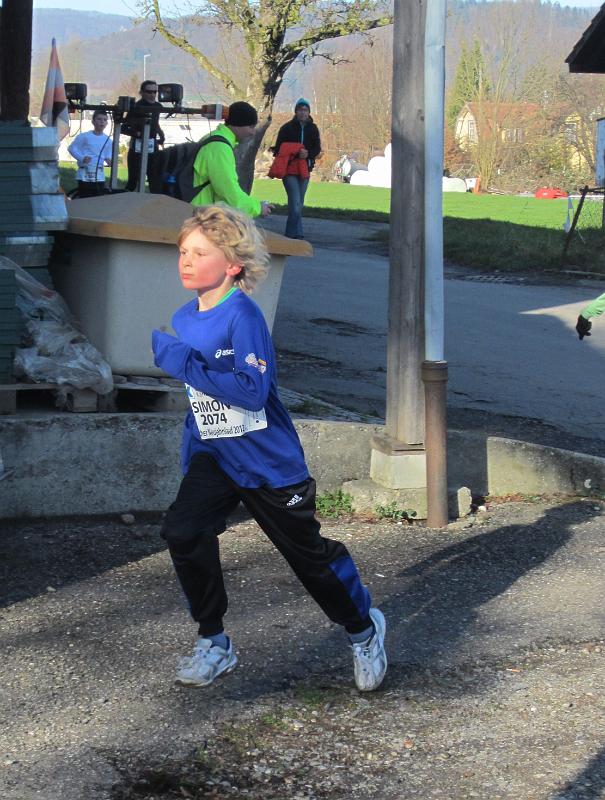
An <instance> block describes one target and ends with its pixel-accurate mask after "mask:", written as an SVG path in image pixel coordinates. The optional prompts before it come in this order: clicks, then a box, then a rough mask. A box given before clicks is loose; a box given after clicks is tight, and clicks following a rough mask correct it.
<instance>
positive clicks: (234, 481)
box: [153, 206, 387, 691]
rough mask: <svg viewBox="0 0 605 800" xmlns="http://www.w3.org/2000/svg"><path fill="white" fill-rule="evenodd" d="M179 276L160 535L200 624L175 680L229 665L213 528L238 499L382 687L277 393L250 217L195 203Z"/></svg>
mask: <svg viewBox="0 0 605 800" xmlns="http://www.w3.org/2000/svg"><path fill="white" fill-rule="evenodd" d="M178 246H179V253H180V256H179V274H180V278H181V282H182V284H183V286H184V287H185V288H186V289H192V290H194V291H195V292H196V293H197V297H196V298H195V299H193V300H192V301H191V302H189V303H187V304H186V305H185V306H183V307H182V308H180V309H179V310H178V311H177V312H176V313H175V315H174V317H173V319H172V325H173V328H174V330H175V331H176V337H174V336H170V335H169V334H167V333H163V332H160V331H154V332H153V351H154V354H155V363H156V365H157V366H158V367H160V368H161V369H163V370H164V371H165V372H167V373H168V374H169V375H172V376H173V377H174V378H177V379H178V380H182V381H183V382H184V383H185V387H186V390H187V393H188V395H189V399H190V402H191V410H190V411H189V412H188V414H187V417H186V419H185V429H184V435H183V442H182V450H181V467H182V470H183V474H184V478H183V480H182V483H181V486H180V489H179V491H178V494H177V497H176V500H175V501H174V503H173V504H172V505H171V506H170V508H169V509H168V512H167V515H166V519H165V521H164V525H163V527H162V536H163V537H164V539H165V540H166V541H167V543H168V547H169V549H170V555H171V556H172V560H173V563H174V568H175V571H176V573H177V576H178V578H179V580H180V582H181V586H182V588H183V591H184V593H185V595H186V598H187V600H188V602H189V607H190V610H191V615H192V617H193V619H194V620H195V622H196V623H197V625H198V640H197V643H196V645H195V647H194V650H193V654H192V655H191V656H190V657H187V658H185V659H182V660H181V663H180V666H179V669H178V672H177V683H180V684H183V685H187V686H208V685H209V684H211V683H212V682H213V681H214V679H215V678H216V677H218V676H219V675H220V674H221V673H226V672H230V671H231V670H232V669H233V668H234V667H235V666H236V664H237V658H236V656H235V653H234V652H233V647H232V644H231V640H230V639H229V637H228V636H227V634H226V633H225V631H224V628H223V616H224V615H225V613H226V611H227V594H226V592H225V586H224V583H223V573H222V569H221V563H220V557H219V546H218V535H219V534H220V533H222V532H223V531H224V530H225V529H226V520H227V517H228V516H229V514H230V513H231V512H232V511H234V509H235V508H236V507H237V505H238V504H239V502H240V501H241V502H242V503H243V504H244V506H245V507H246V508H247V510H248V511H249V512H250V514H251V515H252V516H253V517H254V519H255V520H256V521H257V522H258V524H259V525H260V527H261V528H262V529H263V531H264V532H265V534H266V535H267V536H268V537H269V539H270V540H271V541H272V542H273V544H274V545H275V547H276V548H277V549H278V550H279V552H280V553H281V554H282V555H283V556H284V558H285V559H286V561H287V562H288V563H289V564H290V567H291V568H292V570H293V571H294V573H295V575H296V576H297V577H298V579H299V580H300V581H301V583H302V584H303V586H304V587H305V588H306V589H307V591H308V592H309V594H310V595H311V596H312V597H313V598H314V600H315V601H316V602H317V603H318V604H319V605H320V607H321V608H322V609H323V611H324V612H325V614H326V615H327V616H328V617H329V618H330V619H331V620H332V621H333V622H336V623H337V624H339V625H342V626H343V627H344V628H345V630H346V632H347V634H348V637H349V640H350V643H351V647H352V650H353V662H354V672H355V682H356V684H357V687H358V688H359V689H360V690H362V691H371V690H372V689H376V688H377V687H378V686H379V685H380V683H381V682H382V680H383V678H384V675H385V672H386V669H387V658H386V653H385V650H384V634H385V620H384V616H383V615H382V613H381V611H380V610H379V609H377V608H371V603H370V594H369V592H368V590H367V588H366V587H365V586H364V585H363V584H362V582H361V579H360V577H359V574H358V572H357V568H356V566H355V564H354V562H353V560H352V558H351V556H350V555H349V553H348V551H347V549H346V547H345V546H344V545H343V544H342V543H340V542H336V541H332V540H330V539H326V538H324V537H323V536H321V534H320V525H319V523H318V522H317V520H316V519H315V481H314V480H313V479H312V478H311V477H310V476H309V472H308V469H307V466H306V464H305V459H304V454H303V451H302V448H301V445H300V442H299V439H298V436H297V434H296V431H295V429H294V426H293V425H292V421H291V420H290V417H289V416H288V413H287V411H286V410H285V408H284V407H283V405H282V404H281V402H280V400H279V397H278V394H277V375H276V367H275V353H274V350H273V343H272V341H271V336H270V334H269V331H268V329H267V325H266V323H265V319H264V317H263V315H262V312H261V311H260V309H259V307H258V306H257V305H256V303H254V302H253V301H252V300H251V299H250V298H249V297H248V293H250V292H251V291H252V290H253V289H254V287H255V286H256V284H257V283H258V281H260V280H262V279H263V278H264V277H265V275H266V272H267V263H268V254H267V251H266V249H265V247H264V245H263V243H262V239H261V237H260V234H259V232H258V231H257V229H256V228H255V226H254V223H253V222H252V220H251V219H250V218H249V217H246V216H245V215H243V214H242V213H241V212H238V211H235V210H233V209H230V208H226V207H219V206H207V207H203V208H199V209H196V211H195V213H194V216H193V217H191V218H190V219H188V220H186V221H185V223H184V224H183V227H182V228H181V231H180V235H179V239H178Z"/></svg>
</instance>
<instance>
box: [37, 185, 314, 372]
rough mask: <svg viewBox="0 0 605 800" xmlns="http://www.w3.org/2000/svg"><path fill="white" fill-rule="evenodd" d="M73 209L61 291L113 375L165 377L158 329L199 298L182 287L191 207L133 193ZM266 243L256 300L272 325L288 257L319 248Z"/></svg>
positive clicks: (62, 251) (60, 270) (280, 239)
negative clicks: (184, 227) (180, 265)
mask: <svg viewBox="0 0 605 800" xmlns="http://www.w3.org/2000/svg"><path fill="white" fill-rule="evenodd" d="M68 210H69V226H68V233H66V234H63V236H62V237H60V241H59V245H58V253H57V257H56V258H55V259H54V260H53V263H52V265H51V274H52V279H53V282H54V285H55V287H56V289H57V290H58V291H59V292H60V294H61V295H62V296H63V297H64V298H65V301H66V302H67V304H68V306H69V307H70V309H71V311H72V312H73V314H74V315H75V316H76V317H77V319H78V321H79V323H80V327H81V330H82V332H83V333H84V334H85V335H86V337H87V338H88V339H89V340H90V342H91V343H92V344H93V345H94V346H95V347H96V348H97V349H98V350H99V351H100V352H101V354H102V355H103V357H104V358H105V360H106V361H107V362H108V363H109V364H110V366H111V368H112V371H113V372H114V373H118V374H125V375H152V376H153V375H162V372H161V371H160V370H158V369H157V368H156V367H155V366H154V364H153V355H152V352H151V345H150V340H151V331H152V330H153V328H159V327H160V326H166V327H167V328H168V329H169V330H170V320H171V318H172V314H173V313H174V311H176V309H177V308H179V307H180V306H182V305H183V304H184V303H186V302H187V301H188V300H191V299H192V297H193V296H194V295H193V293H192V292H188V291H186V290H185V289H183V287H182V286H181V283H180V280H179V277H178V273H177V266H176V265H177V250H176V246H175V245H176V239H177V235H178V231H179V229H180V226H181V224H182V222H183V221H184V220H185V219H186V218H187V217H189V216H191V210H192V209H191V206H190V205H189V204H188V203H183V202H181V201H180V200H175V199H174V198H172V197H166V196H164V195H150V194H137V193H133V192H128V193H124V194H116V195H105V196H102V197H95V198H87V199H81V200H73V201H72V202H71V203H69V204H68ZM265 241H266V244H267V248H268V250H269V253H270V255H271V261H270V269H269V274H268V276H267V279H266V280H265V281H264V282H263V283H261V284H260V285H259V287H258V288H257V290H256V292H255V293H254V295H253V299H254V300H255V301H256V302H257V303H258V305H259V306H260V307H261V310H262V311H263V314H264V315H265V319H266V320H267V324H268V326H269V329H270V330H271V328H272V326H273V321H274V319H275V312H276V309H277V302H278V298H279V291H280V287H281V281H282V276H283V271H284V266H285V262H286V258H287V256H288V255H298V256H310V255H312V252H313V251H312V248H311V246H310V245H309V244H308V243H307V242H301V241H293V240H291V239H286V238H285V237H284V236H279V235H278V234H274V233H270V232H266V234H265Z"/></svg>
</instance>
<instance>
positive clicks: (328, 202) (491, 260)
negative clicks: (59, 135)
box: [61, 166, 605, 274]
mask: <svg viewBox="0 0 605 800" xmlns="http://www.w3.org/2000/svg"><path fill="white" fill-rule="evenodd" d="M120 178H121V179H122V180H123V179H125V178H126V174H125V170H121V171H120ZM61 181H62V184H63V186H64V188H65V189H66V190H67V189H69V188H72V187H73V186H74V185H75V181H74V170H73V168H71V167H67V166H64V167H62V168H61ZM252 194H253V195H254V196H255V197H258V198H260V199H262V200H268V201H269V202H271V203H274V204H275V205H276V209H275V210H276V211H278V212H283V211H285V209H286V193H285V191H284V188H283V186H282V183H281V181H278V180H269V179H259V180H257V181H255V183H254V188H253V190H252ZM390 194H391V193H390V190H389V189H377V188H373V187H369V186H350V185H349V184H345V183H314V182H312V183H311V184H309V189H308V192H307V196H306V198H305V216H307V217H311V216H314V217H327V218H330V219H338V218H343V219H353V220H355V219H357V220H370V221H379V222H381V221H382V222H388V221H389V203H390ZM575 203H577V201H574V204H575ZM601 209H602V205H601V204H600V203H588V202H587V203H586V204H585V210H584V211H583V212H582V215H581V217H580V223H579V226H578V227H579V231H580V235H575V236H574V238H573V239H572V242H571V245H570V247H569V251H568V254H567V258H566V260H565V262H563V261H562V253H563V244H564V240H565V233H564V231H563V223H564V221H565V217H566V214H567V200H537V199H536V198H534V197H518V196H509V195H473V194H469V193H468V192H467V193H457V192H447V193H445V194H444V196H443V215H444V220H443V226H444V252H445V257H446V258H447V259H448V260H450V261H452V262H454V263H456V264H461V265H466V266H471V267H474V268H477V269H485V270H488V271H493V270H501V271H531V270H541V271H545V270H546V271H548V270H553V271H558V272H560V271H561V270H562V269H571V270H580V271H586V272H591V273H600V274H605V248H604V247H603V244H604V237H603V233H602V231H601ZM376 239H377V242H378V244H379V245H382V247H383V249H384V250H386V245H387V242H388V230H385V231H382V232H379V233H378V234H376Z"/></svg>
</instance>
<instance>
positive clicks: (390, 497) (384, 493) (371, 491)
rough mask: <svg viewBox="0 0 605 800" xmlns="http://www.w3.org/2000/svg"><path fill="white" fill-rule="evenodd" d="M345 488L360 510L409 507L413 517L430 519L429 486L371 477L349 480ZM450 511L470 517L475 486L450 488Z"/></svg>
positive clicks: (373, 511)
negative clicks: (388, 483) (389, 483)
mask: <svg viewBox="0 0 605 800" xmlns="http://www.w3.org/2000/svg"><path fill="white" fill-rule="evenodd" d="M342 490H343V492H346V493H347V494H349V495H350V496H351V503H352V506H353V510H354V512H355V513H356V514H372V515H380V511H381V509H382V510H383V513H384V509H387V508H392V509H395V510H396V511H397V512H400V511H405V512H407V515H408V516H409V518H410V519H413V520H427V525H428V524H429V523H428V503H427V491H426V488H425V487H423V488H420V489H388V488H386V487H385V486H379V485H378V484H377V483H375V482H374V481H371V480H367V479H366V480H364V479H361V480H355V481H345V482H344V483H343V484H342ZM447 503H448V515H449V518H450V519H460V518H461V517H466V516H468V515H469V514H470V512H471V503H472V495H471V490H470V489H469V488H468V487H466V486H462V487H460V488H459V489H449V490H448V493H447Z"/></svg>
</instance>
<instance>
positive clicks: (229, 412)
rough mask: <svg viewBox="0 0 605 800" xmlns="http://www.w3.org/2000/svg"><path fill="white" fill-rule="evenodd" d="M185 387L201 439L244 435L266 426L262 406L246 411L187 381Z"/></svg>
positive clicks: (265, 417)
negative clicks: (215, 397) (258, 409)
mask: <svg viewBox="0 0 605 800" xmlns="http://www.w3.org/2000/svg"><path fill="white" fill-rule="evenodd" d="M185 389H186V390H187V395H188V397H189V402H190V403H191V410H192V411H193V416H194V418H195V423H196V425H197V429H198V431H199V432H200V439H202V441H203V440H204V439H226V438H230V437H233V436H244V434H246V433H250V431H260V430H262V429H263V428H266V427H267V416H266V414H265V409H264V408H263V409H261V410H260V411H248V409H246V408H238V407H237V406H230V405H227V403H221V401H220V400H215V399H214V397H210V395H208V394H204V392H200V391H199V390H198V389H194V388H193V387H192V386H189V385H188V384H187V383H186V384H185Z"/></svg>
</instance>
